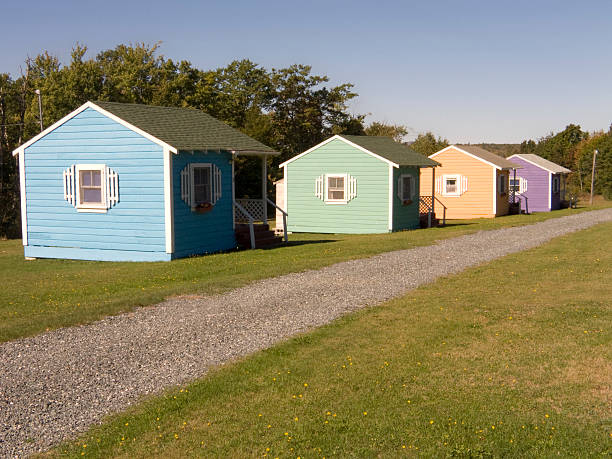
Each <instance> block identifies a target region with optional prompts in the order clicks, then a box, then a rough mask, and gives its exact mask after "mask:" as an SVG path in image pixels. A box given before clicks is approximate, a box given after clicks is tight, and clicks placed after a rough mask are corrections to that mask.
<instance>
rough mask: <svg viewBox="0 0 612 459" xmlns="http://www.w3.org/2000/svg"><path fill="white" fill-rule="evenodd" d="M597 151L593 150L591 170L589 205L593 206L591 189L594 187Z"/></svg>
mask: <svg viewBox="0 0 612 459" xmlns="http://www.w3.org/2000/svg"><path fill="white" fill-rule="evenodd" d="M597 153H599V152H598V151H597V150H593V169H591V199H590V200H589V205H591V206H592V205H593V188H594V187H595V160H596V159H597Z"/></svg>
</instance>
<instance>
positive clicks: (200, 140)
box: [13, 102, 278, 155]
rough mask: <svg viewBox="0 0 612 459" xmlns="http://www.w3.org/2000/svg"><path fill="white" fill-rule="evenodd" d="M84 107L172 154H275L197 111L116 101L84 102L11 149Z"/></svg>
mask: <svg viewBox="0 0 612 459" xmlns="http://www.w3.org/2000/svg"><path fill="white" fill-rule="evenodd" d="M88 108H91V109H93V110H96V111H98V112H100V113H102V114H103V115H105V116H108V117H109V118H111V119H113V120H114V121H117V122H118V123H120V124H122V125H123V126H125V127H127V128H129V129H131V130H132V131H134V132H136V133H138V134H140V135H142V136H144V137H146V138H147V139H149V140H151V141H152V142H155V143H157V144H158V145H161V146H162V147H163V148H165V149H167V150H169V151H171V152H173V153H177V152H178V151H179V150H227V151H236V152H244V153H259V154H270V155H276V154H278V153H277V152H275V151H274V150H273V149H272V148H270V147H268V146H266V145H264V144H262V143H261V142H259V141H257V140H255V139H253V138H251V137H249V136H248V135H246V134H244V133H242V132H240V131H239V130H237V129H234V128H232V127H231V126H228V125H227V124H225V123H224V122H222V121H220V120H218V119H216V118H213V117H212V116H210V115H208V114H207V113H204V112H202V111H201V110H196V109H188V108H173V107H158V106H151V105H138V104H121V103H116V102H95V103H94V102H86V103H85V104H83V105H81V106H80V107H79V108H77V109H76V110H74V111H73V112H71V113H69V114H68V115H66V116H65V117H64V118H62V119H61V120H59V121H58V122H56V123H54V124H53V125H52V126H50V127H48V128H47V129H45V130H44V131H42V132H41V133H39V134H38V135H36V136H35V137H33V138H32V139H30V140H29V141H28V142H26V143H24V144H23V145H21V146H19V147H18V148H17V149H15V150H14V151H13V155H16V154H18V153H19V152H22V151H24V150H25V149H26V148H27V147H29V146H30V145H32V144H33V143H35V142H36V141H38V140H39V139H41V138H42V137H44V136H45V135H47V134H48V133H50V132H52V131H54V130H55V129H57V128H58V127H59V126H61V125H62V124H64V123H65V122H66V121H68V120H70V119H72V118H74V117H75V116H76V115H78V114H79V113H81V112H82V111H84V110H86V109H88Z"/></svg>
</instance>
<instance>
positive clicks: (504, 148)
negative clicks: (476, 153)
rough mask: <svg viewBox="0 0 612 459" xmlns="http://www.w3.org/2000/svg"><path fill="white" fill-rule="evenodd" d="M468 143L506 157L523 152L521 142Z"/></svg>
mask: <svg viewBox="0 0 612 459" xmlns="http://www.w3.org/2000/svg"><path fill="white" fill-rule="evenodd" d="M468 145H476V146H478V147H482V148H484V149H485V150H487V151H490V152H491V153H495V154H496V155H499V156H503V157H504V158H507V157H508V156H511V155H514V154H516V153H520V152H521V144H520V143H472V144H468Z"/></svg>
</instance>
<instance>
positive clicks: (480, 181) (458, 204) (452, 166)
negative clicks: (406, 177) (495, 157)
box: [421, 148, 507, 219]
mask: <svg viewBox="0 0 612 459" xmlns="http://www.w3.org/2000/svg"><path fill="white" fill-rule="evenodd" d="M432 159H435V160H436V161H438V162H439V163H440V164H442V167H438V168H437V169H436V179H438V178H440V177H443V176H445V175H462V176H465V177H467V178H468V188H467V191H466V192H465V193H463V194H462V195H461V196H443V195H442V194H441V193H438V192H437V191H436V197H437V198H438V199H439V200H440V201H441V202H442V203H443V204H444V205H445V206H446V208H447V210H446V218H449V219H462V218H481V217H494V216H495V214H494V211H493V193H494V191H495V193H496V194H497V187H496V183H495V182H494V178H493V177H494V172H493V171H494V170H495V169H494V168H493V166H490V165H488V164H486V163H484V162H482V161H480V160H478V159H475V158H473V157H472V156H469V155H466V154H465V153H462V152H461V151H459V150H456V149H455V148H449V149H448V150H446V151H445V152H442V153H440V154H439V155H436V156H435V157H433V158H432ZM421 195H422V196H431V174H430V173H426V174H423V175H422V176H421ZM498 201H499V199H498ZM436 204H437V203H436ZM434 208H435V212H436V217H437V218H442V212H443V209H442V207H441V206H439V205H436V206H434ZM506 213H507V211H506Z"/></svg>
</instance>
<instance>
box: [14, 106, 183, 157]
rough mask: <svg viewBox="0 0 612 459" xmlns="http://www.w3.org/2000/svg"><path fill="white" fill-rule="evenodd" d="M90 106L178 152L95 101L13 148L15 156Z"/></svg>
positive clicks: (162, 145) (152, 140)
mask: <svg viewBox="0 0 612 459" xmlns="http://www.w3.org/2000/svg"><path fill="white" fill-rule="evenodd" d="M88 108H91V109H92V110H95V111H97V112H98V113H101V114H102V115H104V116H106V117H108V118H110V119H112V120H113V121H115V122H117V123H119V124H121V125H122V126H125V127H126V128H128V129H130V130H132V131H134V132H135V133H137V134H140V135H141V136H143V137H144V138H146V139H148V140H150V141H151V142H153V143H156V144H157V145H159V146H161V147H162V148H164V149H168V150H169V151H171V152H172V153H178V150H177V149H176V148H175V147H173V146H172V145H169V144H167V143H166V142H164V141H163V140H160V139H158V138H157V137H154V136H152V135H151V134H149V133H148V132H145V131H143V130H142V129H140V128H137V127H136V126H134V125H133V124H130V123H128V122H127V121H125V120H123V119H122V118H119V117H118V116H116V115H113V114H112V113H111V112H109V111H106V110H104V109H103V108H102V107H99V106H97V105H96V104H94V103H93V102H85V103H84V104H83V105H81V106H80V107H79V108H77V109H76V110H74V111H72V112H70V113H68V114H67V115H66V116H64V117H63V118H62V119H61V120H59V121H57V122H56V123H54V124H52V125H51V126H49V127H48V128H47V129H45V130H44V131H42V132H41V133H39V134H38V135H36V136H34V137H32V138H31V139H30V140H28V141H27V142H26V143H24V144H22V145H20V146H19V147H17V148H16V149H15V150H13V156H16V155H18V154H19V153H23V152H24V151H25V149H26V148H28V147H29V146H30V145H32V144H33V143H34V142H36V141H38V140H40V139H41V138H43V137H44V136H46V135H47V134H49V133H50V132H52V131H54V130H55V129H57V128H58V127H60V126H61V125H62V124H64V123H66V122H67V121H68V120H71V119H72V118H74V117H75V116H77V115H78V114H79V113H81V112H83V111H85V110H87V109H88Z"/></svg>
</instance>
